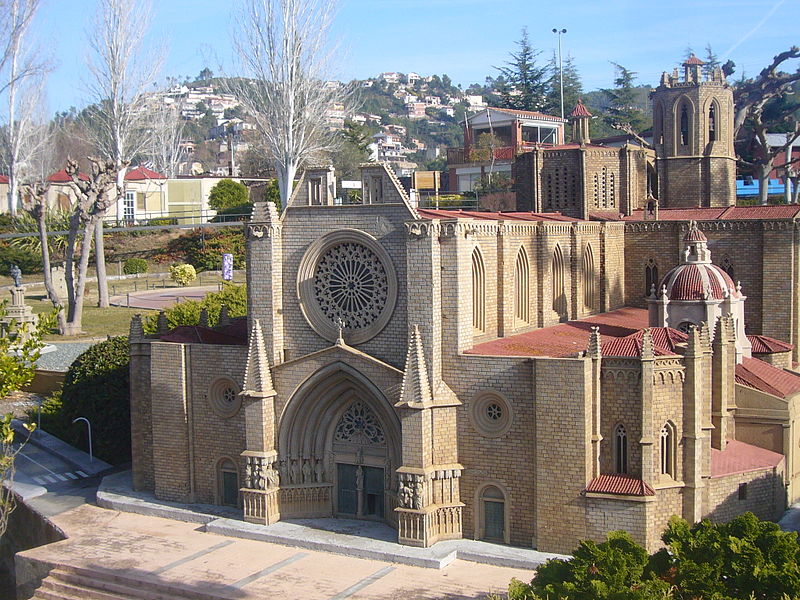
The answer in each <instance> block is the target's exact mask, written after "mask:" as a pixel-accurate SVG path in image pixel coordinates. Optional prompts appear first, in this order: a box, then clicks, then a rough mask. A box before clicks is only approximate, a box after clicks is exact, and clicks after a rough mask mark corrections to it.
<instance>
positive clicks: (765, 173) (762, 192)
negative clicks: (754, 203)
mask: <svg viewBox="0 0 800 600" xmlns="http://www.w3.org/2000/svg"><path fill="white" fill-rule="evenodd" d="M770 171H772V161H769V162H768V163H767V164H760V165H758V167H757V169H756V174H757V176H758V199H759V201H760V203H761V204H768V203H769V173H770Z"/></svg>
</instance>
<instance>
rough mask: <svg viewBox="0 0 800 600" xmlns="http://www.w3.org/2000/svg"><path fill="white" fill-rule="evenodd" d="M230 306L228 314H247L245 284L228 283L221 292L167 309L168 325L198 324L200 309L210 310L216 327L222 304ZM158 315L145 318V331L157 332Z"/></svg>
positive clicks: (209, 318) (239, 315) (210, 315)
mask: <svg viewBox="0 0 800 600" xmlns="http://www.w3.org/2000/svg"><path fill="white" fill-rule="evenodd" d="M223 304H224V305H225V306H227V307H228V316H230V317H231V318H234V317H245V316H247V288H246V287H245V286H243V285H234V284H231V283H226V284H225V285H224V286H223V287H222V290H221V291H219V292H212V293H210V294H206V297H205V298H203V299H202V300H187V301H184V302H180V303H178V304H176V305H175V306H173V307H171V308H168V309H167V310H166V311H164V312H165V313H166V317H167V325H168V326H169V327H170V329H172V328H175V327H178V326H179V325H197V324H198V323H199V322H200V310H201V309H203V308H205V309H206V310H207V311H208V324H209V325H210V326H211V327H214V326H215V325H216V324H217V323H218V322H219V313H220V310H221V308H222V305H223ZM157 323H158V315H155V314H153V315H150V316H149V317H147V319H145V322H144V330H145V333H155V331H156V328H157Z"/></svg>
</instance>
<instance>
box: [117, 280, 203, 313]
mask: <svg viewBox="0 0 800 600" xmlns="http://www.w3.org/2000/svg"><path fill="white" fill-rule="evenodd" d="M218 290H219V286H218V285H204V286H202V287H199V286H198V287H186V288H166V289H162V290H159V291H155V290H149V291H141V292H130V293H129V294H122V295H119V296H112V297H111V299H110V300H109V302H111V304H113V305H115V306H125V307H129V308H146V309H150V310H162V309H164V308H169V307H170V306H172V305H173V304H176V303H178V302H180V301H181V300H202V299H203V298H205V297H206V294H208V293H209V292H216V291H218Z"/></svg>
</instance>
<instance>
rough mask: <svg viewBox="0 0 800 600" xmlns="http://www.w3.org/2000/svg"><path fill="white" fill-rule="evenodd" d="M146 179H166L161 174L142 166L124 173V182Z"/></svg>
mask: <svg viewBox="0 0 800 600" xmlns="http://www.w3.org/2000/svg"><path fill="white" fill-rule="evenodd" d="M148 179H166V177H164V176H163V175H162V174H161V173H156V172H155V171H151V170H150V169H148V168H147V167H142V166H138V167H136V168H135V169H131V170H130V171H128V172H127V173H125V181H145V180H148Z"/></svg>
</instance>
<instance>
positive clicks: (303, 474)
mask: <svg viewBox="0 0 800 600" xmlns="http://www.w3.org/2000/svg"><path fill="white" fill-rule="evenodd" d="M400 431H401V428H400V421H399V419H398V417H397V415H396V413H395V412H394V408H393V407H392V405H391V404H390V403H389V401H388V400H387V399H386V397H385V396H384V395H383V393H382V392H381V391H380V390H379V389H378V388H377V386H375V385H374V384H373V383H372V382H371V381H370V380H369V379H368V378H367V377H365V376H364V375H363V374H362V373H360V372H359V371H358V370H356V369H354V368H352V367H350V366H349V365H346V364H344V363H340V362H337V363H334V364H331V365H328V366H327V367H324V368H322V369H320V370H319V371H318V372H317V373H315V374H314V375H312V376H311V377H310V378H309V379H308V380H307V381H306V382H305V383H304V384H302V385H301V386H300V387H299V388H298V390H297V391H296V392H295V394H294V395H293V396H292V398H291V399H290V400H289V403H288V404H287V407H286V409H285V410H284V413H283V415H282V416H281V420H280V426H279V433H278V453H279V457H280V464H281V468H282V471H284V472H283V473H282V476H281V490H282V492H283V491H285V492H286V493H285V497H286V498H287V501H286V502H282V503H281V504H282V506H281V516H282V518H287V517H288V518H291V517H293V516H294V517H296V516H307V514H308V511H307V510H306V509H305V508H303V506H306V507H307V506H308V501H307V500H305V501H303V502H305V504H303V502H299V501H291V500H289V499H292V498H295V499H296V498H301V497H303V496H309V495H313V496H314V498H316V500H315V502H316V508H315V511H316V512H315V514H317V515H322V514H327V515H328V516H341V517H347V518H364V519H373V520H385V521H387V522H389V523H390V524H394V522H395V515H394V508H395V507H396V506H397V481H396V476H395V471H396V469H397V467H398V466H399V465H400V459H401V449H400ZM314 488H319V489H326V490H327V493H319V494H313V493H312V490H313V489H314ZM282 497H283V496H282Z"/></svg>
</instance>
